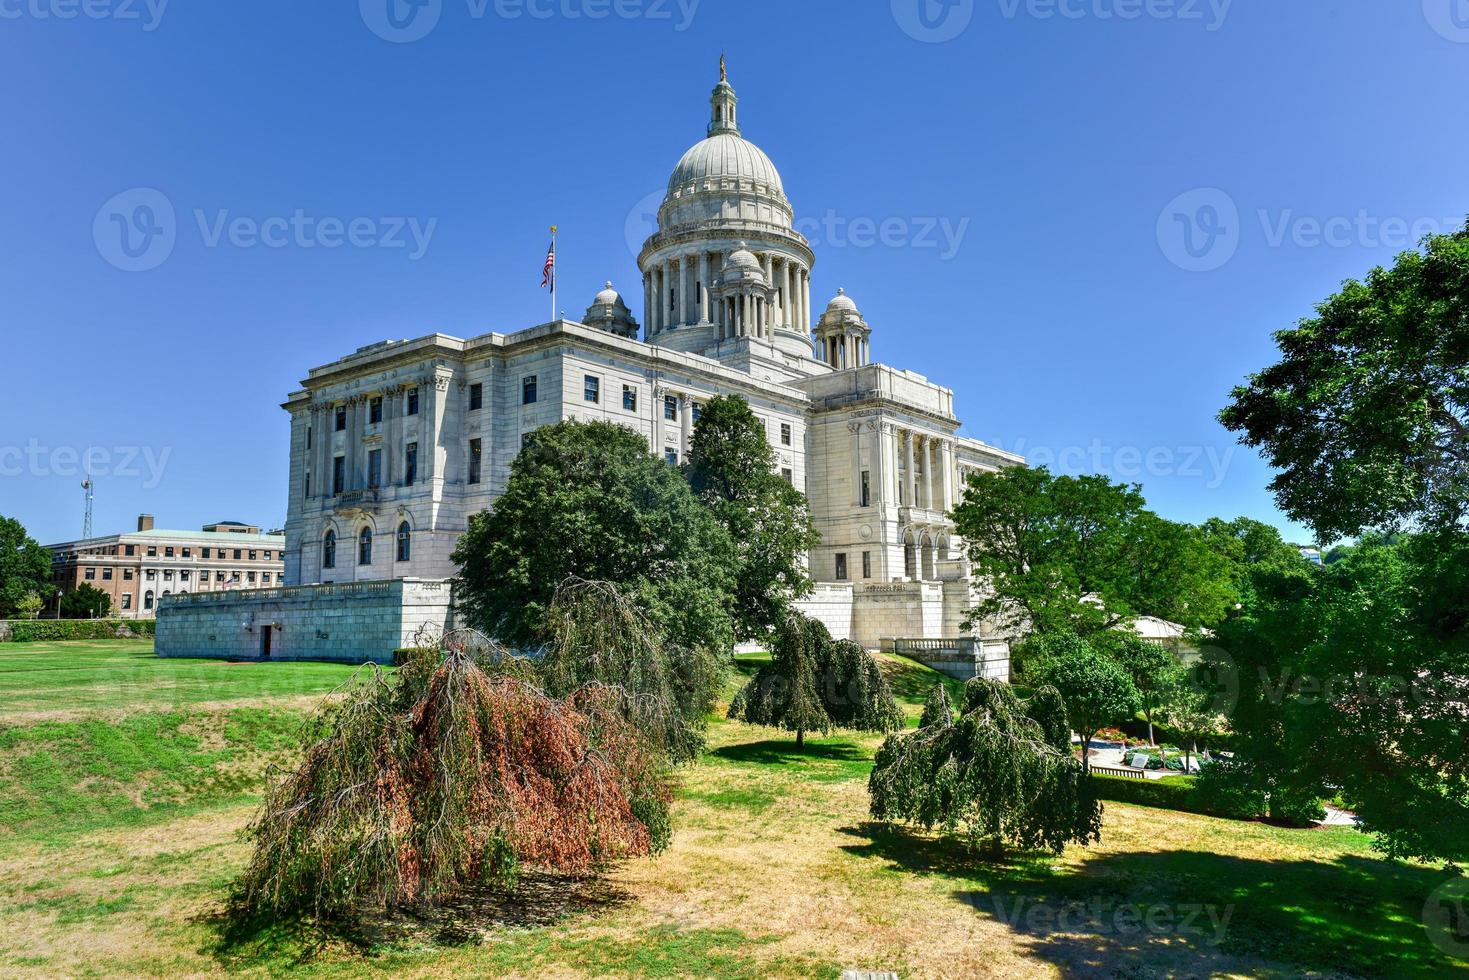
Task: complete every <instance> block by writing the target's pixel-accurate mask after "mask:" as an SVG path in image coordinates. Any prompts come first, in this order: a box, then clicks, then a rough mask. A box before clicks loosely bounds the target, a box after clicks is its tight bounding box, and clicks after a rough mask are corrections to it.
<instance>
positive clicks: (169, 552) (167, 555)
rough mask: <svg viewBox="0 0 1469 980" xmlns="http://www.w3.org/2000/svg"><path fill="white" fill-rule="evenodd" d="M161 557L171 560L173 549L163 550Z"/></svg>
mask: <svg viewBox="0 0 1469 980" xmlns="http://www.w3.org/2000/svg"><path fill="white" fill-rule="evenodd" d="M163 557H165V558H172V557H173V549H172V548H164V549H163Z"/></svg>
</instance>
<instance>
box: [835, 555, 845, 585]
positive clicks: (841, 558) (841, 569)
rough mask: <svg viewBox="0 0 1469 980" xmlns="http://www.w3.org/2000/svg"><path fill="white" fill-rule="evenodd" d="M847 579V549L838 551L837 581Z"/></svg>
mask: <svg viewBox="0 0 1469 980" xmlns="http://www.w3.org/2000/svg"><path fill="white" fill-rule="evenodd" d="M846 580H847V553H846V552H845V551H838V552H837V581H838V582H845V581H846Z"/></svg>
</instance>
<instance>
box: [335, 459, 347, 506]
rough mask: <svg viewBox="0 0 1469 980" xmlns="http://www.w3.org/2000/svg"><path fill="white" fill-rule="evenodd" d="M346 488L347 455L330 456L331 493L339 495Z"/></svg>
mask: <svg viewBox="0 0 1469 980" xmlns="http://www.w3.org/2000/svg"><path fill="white" fill-rule="evenodd" d="M345 489H347V457H345V456H333V457H332V495H333V496H341V494H342V491H343V490H345Z"/></svg>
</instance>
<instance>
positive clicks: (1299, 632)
mask: <svg viewBox="0 0 1469 980" xmlns="http://www.w3.org/2000/svg"><path fill="white" fill-rule="evenodd" d="M1253 591H1254V597H1253V598H1252V600H1251V601H1250V602H1249V603H1247V604H1246V607H1245V609H1244V610H1243V611H1242V612H1241V614H1240V615H1238V616H1235V617H1231V618H1230V620H1229V621H1228V622H1226V623H1225V624H1223V625H1222V626H1221V627H1220V629H1219V631H1218V637H1217V644H1218V647H1219V650H1218V651H1215V652H1214V653H1213V655H1214V656H1216V657H1220V658H1227V659H1228V661H1229V663H1230V667H1231V670H1232V673H1233V675H1234V678H1235V683H1236V684H1237V687H1238V697H1237V699H1235V701H1234V703H1233V704H1232V705H1229V707H1230V710H1229V712H1228V715H1229V724H1230V728H1231V729H1232V730H1233V736H1232V737H1233V741H1234V746H1235V748H1236V750H1237V758H1238V759H1239V760H1240V773H1241V775H1242V777H1247V778H1248V780H1249V781H1250V782H1251V783H1252V785H1253V786H1254V787H1255V788H1256V789H1257V790H1259V791H1260V792H1263V793H1266V794H1269V795H1270V797H1271V809H1272V812H1276V811H1279V810H1280V809H1281V808H1282V807H1281V805H1280V803H1279V801H1286V802H1287V804H1288V805H1289V806H1290V808H1291V809H1295V805H1294V803H1293V802H1291V801H1306V802H1307V803H1313V801H1314V800H1315V799H1316V798H1318V797H1320V798H1324V797H1327V796H1330V795H1332V793H1333V792H1339V793H1340V795H1341V797H1342V799H1343V800H1344V801H1345V802H1346V804H1347V805H1348V807H1349V808H1351V809H1352V810H1354V811H1355V812H1356V813H1357V815H1358V816H1359V817H1360V818H1361V820H1362V828H1363V829H1364V830H1366V831H1369V832H1371V833H1372V834H1374V835H1375V836H1376V841H1377V845H1378V846H1379V847H1380V848H1381V849H1382V850H1383V851H1385V852H1386V853H1388V854H1390V855H1393V856H1398V857H1417V858H1425V859H1440V860H1444V861H1449V862H1455V863H1460V864H1462V863H1464V862H1466V861H1469V843H1466V842H1469V753H1466V751H1465V744H1466V741H1465V739H1466V731H1469V729H1466V724H1469V713H1466V711H1465V707H1464V706H1465V705H1466V704H1469V680H1466V678H1469V540H1466V538H1465V536H1463V535H1460V534H1455V533H1450V532H1440V533H1437V534H1433V535H1420V536H1413V537H1408V538H1404V539H1402V540H1399V541H1397V542H1395V543H1389V542H1388V541H1386V540H1383V539H1381V538H1377V537H1373V536H1368V537H1367V538H1366V539H1364V540H1363V541H1362V543H1361V544H1360V545H1359V546H1358V547H1356V548H1354V549H1352V550H1351V551H1350V552H1348V553H1347V554H1346V555H1345V556H1344V557H1342V558H1341V559H1340V560H1338V561H1336V562H1334V563H1332V564H1331V565H1329V566H1327V567H1326V568H1324V569H1314V568H1307V569H1302V570H1281V569H1276V568H1262V569H1261V570H1260V571H1259V572H1258V573H1257V575H1256V582H1255V586H1254V590H1253Z"/></svg>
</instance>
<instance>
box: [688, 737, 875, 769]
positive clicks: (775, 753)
mask: <svg viewBox="0 0 1469 980" xmlns="http://www.w3.org/2000/svg"><path fill="white" fill-rule="evenodd" d="M709 754H710V755H713V756H718V757H719V758H721V759H725V760H727V761H729V762H741V763H745V764H747V765H759V766H779V765H785V764H787V763H792V762H796V763H800V762H811V761H824V762H842V763H848V762H861V763H871V762H872V755H871V754H870V753H868V752H867V751H865V750H864V749H863V748H862V747H861V746H860V745H856V744H854V743H852V742H846V741H837V742H810V741H808V742H807V743H806V744H805V745H803V746H801V747H800V748H796V741H795V739H794V738H792V739H790V740H789V741H787V740H784V739H768V740H766V741H763V742H740V743H738V744H736V745H724V746H721V747H719V748H717V749H715V750H714V751H712V752H710V753H709Z"/></svg>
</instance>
